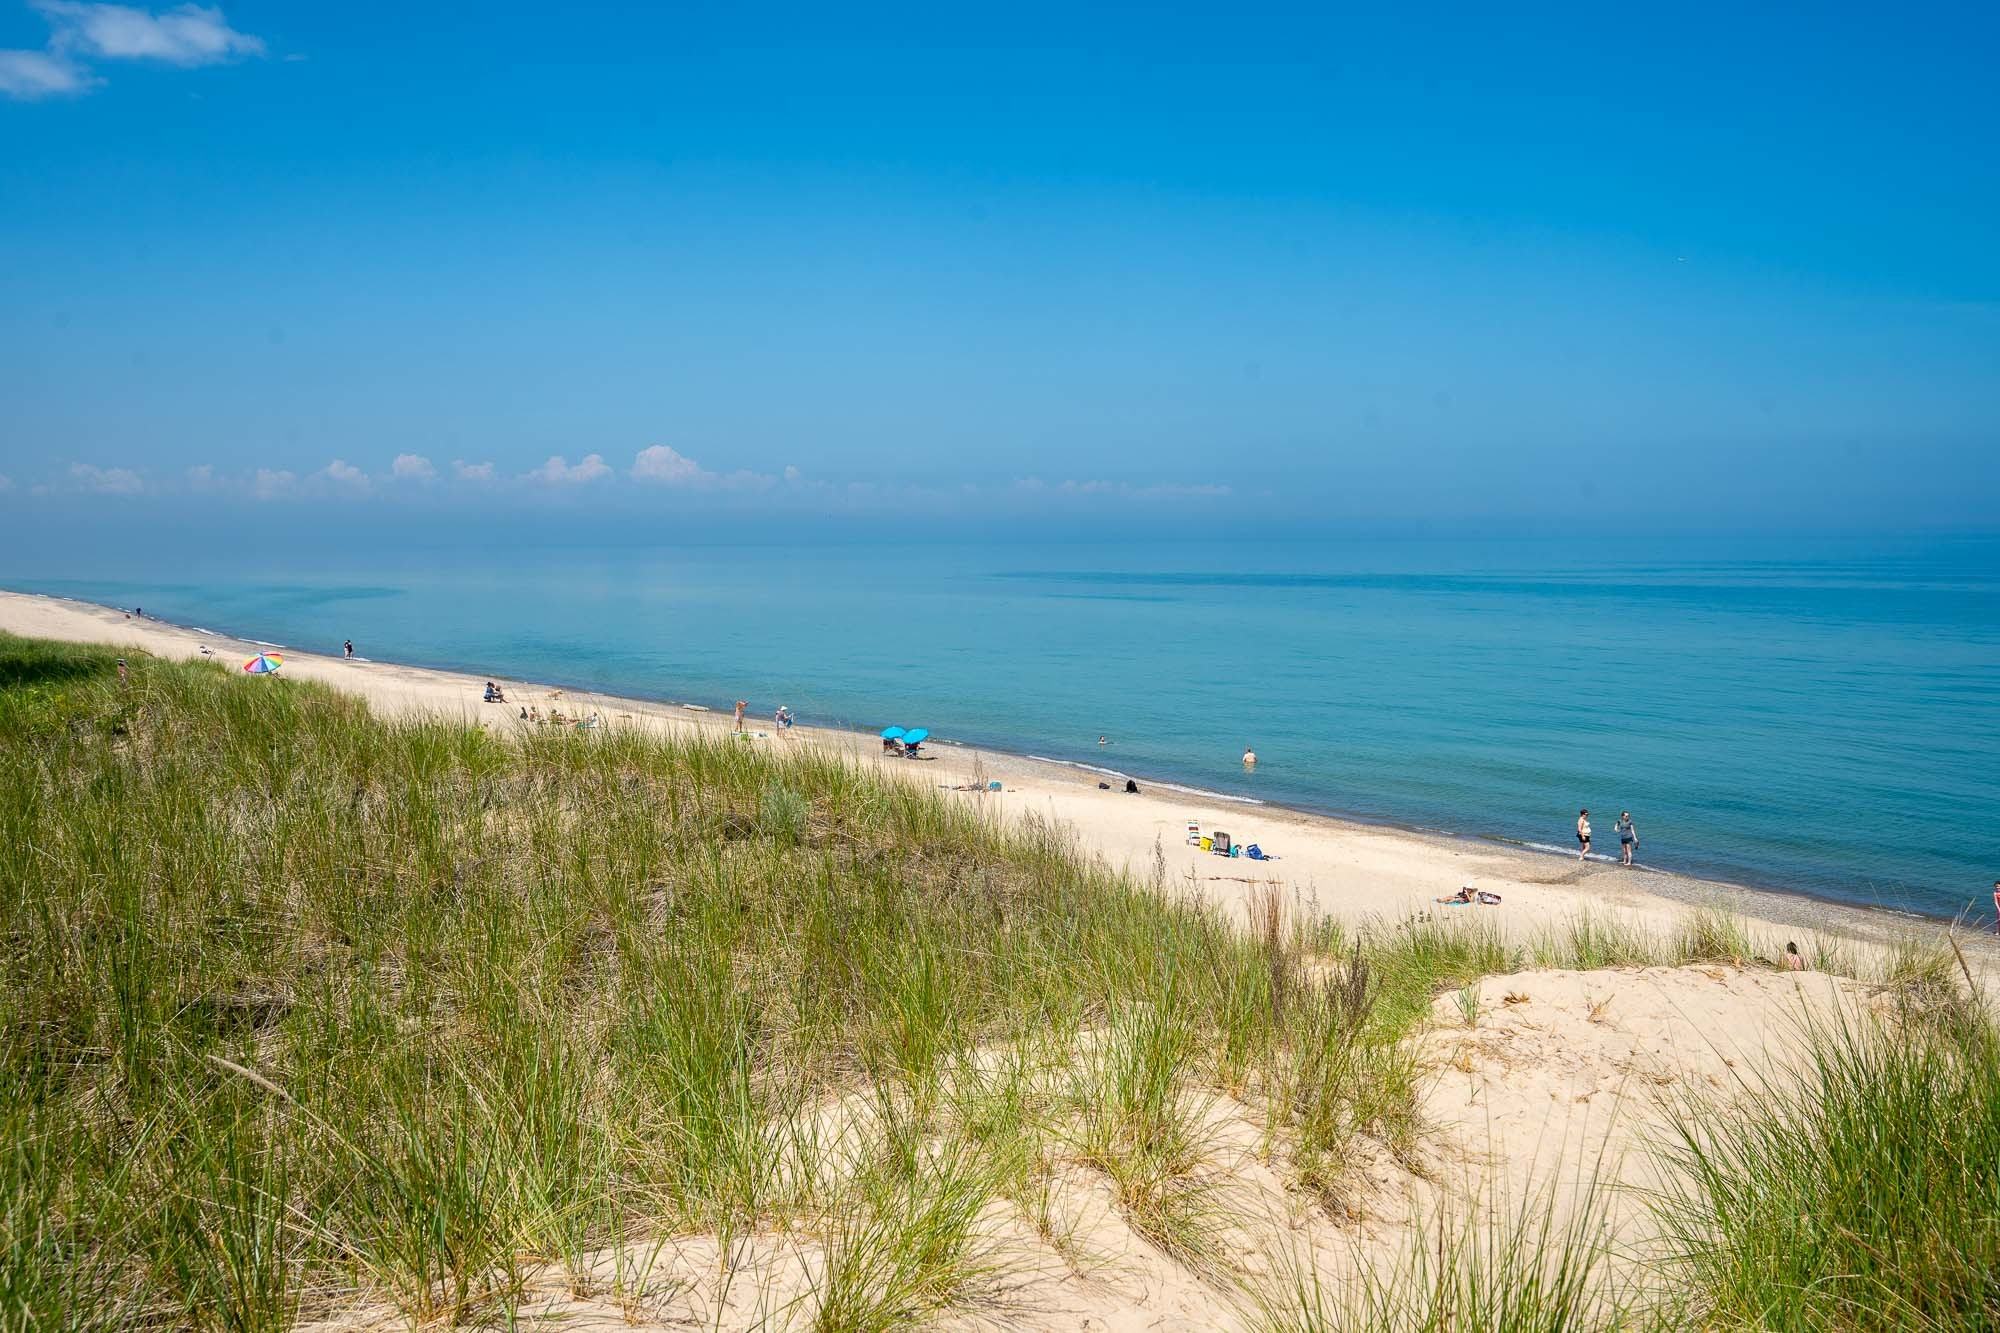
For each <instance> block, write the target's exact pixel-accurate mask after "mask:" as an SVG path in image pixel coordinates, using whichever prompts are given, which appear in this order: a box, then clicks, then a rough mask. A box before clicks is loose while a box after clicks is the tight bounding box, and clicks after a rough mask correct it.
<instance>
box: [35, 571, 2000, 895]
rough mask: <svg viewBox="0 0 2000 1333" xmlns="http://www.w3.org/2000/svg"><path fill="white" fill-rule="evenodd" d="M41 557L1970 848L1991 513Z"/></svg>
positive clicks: (118, 592)
mask: <svg viewBox="0 0 2000 1333" xmlns="http://www.w3.org/2000/svg"><path fill="white" fill-rule="evenodd" d="M52 558H59V559H61V560H62V561H63V562H64V563H63V567H62V568H60V569H53V568H50V567H48V566H47V565H45V564H44V563H42V561H41V560H40V559H39V558H38V557H36V556H34V555H31V554H0V584H5V585H6V586H9V587H14V588H21V589H26V590H31V591H41V592H52V593H58V594H62V595H66V596H72V597H79V598H84V599H87V600H91V601H99V602H105V603H109V604H113V605H121V606H132V605H141V606H144V607H145V609H146V611H147V612H148V614H150V615H156V616H159V617H161V618H164V619H169V620H173V621H177V622H180V623H184V624H190V625H198V626H203V627H206V628H208V629H211V630H213V631H217V632H219V633H227V634H234V635H239V636H245V637H254V638H258V639H264V640H270V641H272V642H276V643H281V644H284V645H287V646H291V647H296V648H300V649H307V650H313V651H319V652H336V651H338V649H339V644H340V642H341V640H342V639H343V638H347V637H352V638H353V639H354V640H355V642H356V645H357V647H358V649H359V651H360V652H361V653H362V654H363V655H364V656H369V657H375V658H382V659H394V660H400V661H409V662H415V663H421V664H426V665H434V666H444V667H457V668H464V669H470V670H474V671H478V672H483V673H491V674H495V675H502V676H507V675H519V676H524V677H529V678H534V679H545V680H551V681H557V682H564V683H569V684H573V685H576V686H582V687H589V688H592V689H598V690H605V691H615V692H618V693H625V694H634V695H640V696H645V697H649V698H664V699H674V700H680V701H690V702H700V703H706V704H711V705H726V704H727V702H728V701H729V700H731V699H733V698H736V697H739V696H740V697H743V698H747V699H749V700H751V702H752V709H753V713H754V714H755V715H757V716H761V717H768V716H769V714H770V712H771V710H772V709H773V708H775V707H776V706H777V705H778V704H780V703H783V704H789V705H790V706H791V707H792V709H793V710H794V711H795V712H796V713H797V714H798V715H799V718H800V720H801V721H803V722H805V723H808V724H814V723H818V724H832V725H849V726H854V727H858V728H864V729H869V730H873V729H877V728H880V727H882V726H884V725H887V724H890V723H895V724H900V725H905V726H916V725H925V726H929V727H931V728H932V729H934V730H935V731H936V732H937V733H938V735H939V736H940V737H945V738H952V739H956V740H959V741H963V742H966V743H975V744H981V745H988V746H994V747H999V748H1005V749H1009V750H1014V751H1019V752H1022V753H1028V754H1035V755H1041V756H1046V757H1050V758H1055V759H1062V760H1068V761H1074V762H1082V763H1087V764H1094V765H1101V766H1103V767H1106V768H1111V769H1116V770H1118V771H1120V772H1126V773H1131V774H1134V775H1136V776H1138V777H1139V778H1140V779H1141V780H1142V781H1148V780H1154V781H1170V782H1176V783H1182V784H1186V785H1189V786H1193V787H1198V788H1202V789H1207V790H1212V791H1215V792H1220V793H1225V794H1229V795H1233V796H1239V797H1247V798H1252V799H1257V800H1263V801H1270V802H1276V803H1281V804H1286V805H1293V806H1298V807H1302V808H1306V809H1313V810H1321V811H1328V812H1334V813H1341V814H1347V815H1353V816H1359V817H1361V818H1365V819H1372V820H1381V821H1388V822H1394V823H1401V824H1409V825H1415V826H1419V827H1428V828H1437V829H1445V830H1450V831H1455V832H1461V833H1468V834H1479V835H1488V836H1497V837H1503V838H1508V839H1513V840H1516V841H1520V842H1525V843H1530V844H1546V845H1548V846H1551V847H1566V846H1569V845H1571V837H1572V833H1571V827H1572V823H1573V821H1574V819H1575V817H1576V812H1577V809H1578V808H1579V807H1580V806H1589V807H1590V809H1591V813H1592V817H1593V821H1594V822H1595V824H1596V827H1597V831H1598V845H1599V847H1605V846H1607V845H1608V846H1610V847H1611V849H1612V850H1613V851H1614V852H1615V850H1616V844H1615V840H1613V838H1612V835H1611V825H1612V821H1613V819H1614V818H1615V817H1616V815H1617V813H1618V811H1619V810H1620V809H1630V810H1631V811H1632V812H1633V815H1634V818H1635V820H1636V822H1637V824H1638V827H1639V832H1640V837H1641V840H1642V847H1641V855H1640V860H1641V861H1642V862H1644V863H1647V864H1651V865H1654V866H1658V867H1661V868H1667V869H1674V870H1680V871H1686V872H1690V873H1697V874H1704V875H1712V876H1720V877H1725V878H1730V879H1735V880H1740V881H1743V882H1748V883H1754V884H1762V885H1768V886H1773V887H1779V888H1791V889H1796V890H1800V891H1804V892H1808V893H1812V894H1815V895H1819V896H1822V897H1828V898H1834V899H1839V900H1844V901H1851V902H1856V903H1863V904H1869V905H1879V906H1891V907H1898V908H1903V909H1905V910H1912V911H1919V912H1924V913H1928V914H1933V915H1945V916H1949V915H1952V914H1954V913H1956V912H1958V911H1960V910H1961V909H1963V908H1965V907H1966V906H1967V905H1968V904H1973V905H1975V906H1976V907H1978V908H1979V909H1980V910H1981V911H1982V912H1983V913H1984V915H1985V916H1986V917H1988V918H1989V919H1990V916H1991V897H1990V895H1991V885H1992V883H1993V881H1994V879H1995V878H1996V876H2000V542H1995V541H1993V540H1990V539H1989V540H1980V539H1962V540H1950V539H1936V540H1926V541H1903V542H1888V541H1873V542H1819V543H1811V542H1800V541H1776V540H1773V541H1769V542H1763V543H1741V542H1739V543H1734V544H1728V543H1716V542H1698V541H1683V542H1664V541H1662V542H1652V543H1639V542H1633V543H1625V544H1619V543H1597V544H1595V545H1592V546H1584V545H1566V544H1564V543H1560V542H1535V541H1522V542H1512V543H1506V542H1495V543H1464V542H1403V543H1397V542H1326V543H1283V544H1280V543H1273V544H1269V545H1248V544H1241V543H1238V544H1232V545H1227V546H1223V545H1205V544H1176V545H1166V544H1102V545H1094V544H1089V543H1046V544H1034V545H1018V544H1016V545H1007V544H998V543H995V544H985V545H981V546H978V547H956V546H944V545H912V546H886V545H881V546H840V545H827V546H817V547H812V548H786V547H706V548H688V549H670V548H654V549H640V550H634V549H615V550H614V549H597V550H593V549H583V548H576V547H565V548H552V549H532V550H507V551H505V552H499V553H490V552H489V553H486V554H474V553H470V552H465V551H460V552H457V553H446V552H439V551H436V550H425V551H414V550H412V551H402V552H398V551H394V550H389V549H385V548H384V547H383V545H382V544H380V543H376V544H375V545H374V547H373V549H372V550H371V551H370V552H369V554H367V555H366V556H365V557H361V556H354V555H350V554H339V555H330V556H329V555H322V556H317V557H315V558H312V559H307V558H305V557H302V556H301V557H296V558H293V559H290V560H289V561H288V560H287V558H286V557H284V556H276V557H273V558H271V559H267V560H265V561H264V562H263V563H261V564H259V565H256V566H255V567H253V568H246V567H245V566H244V564H243V562H241V561H240V560H239V559H237V558H236V557H235V556H234V555H218V556H212V557H190V558H189V559H187V560H184V561H180V562H177V563H175V564H172V565H164V564H163V565H162V569H163V571H164V570H170V571H171V572H161V573H158V574H155V575H152V576H149V577H133V576H132V574H131V572H130V570H129V568H128V569H121V570H120V571H118V575H119V576H117V577H112V576H111V575H110V572H109V571H94V570H90V569H88V568H79V567H78V565H77V563H76V560H77V557H75V556H74V555H73V554H65V555H62V556H60V557H52ZM83 558H85V559H87V558H88V557H83ZM494 569H499V570H501V571H504V576H502V577H495V576H494V575H493V574H492V573H491V572H490V571H491V570H494ZM1099 735H1104V736H1106V737H1108V738H1109V741H1110V743H1109V744H1108V745H1104V746H1101V747H1100V746H1099V745H1098V744H1097V737H1098V736H1099ZM1246 745H1252V746H1254V747H1255V748H1256V750H1257V752H1258V755H1259V757H1260V760H1261V762H1260V764H1259V766H1258V768H1257V770H1256V771H1255V772H1254V773H1253V774H1246V773H1245V772H1244V770H1243V768H1242V766H1241V764H1240V762H1239V756H1240V754H1241V753H1242V750H1243V748H1244V747H1245V746H1246Z"/></svg>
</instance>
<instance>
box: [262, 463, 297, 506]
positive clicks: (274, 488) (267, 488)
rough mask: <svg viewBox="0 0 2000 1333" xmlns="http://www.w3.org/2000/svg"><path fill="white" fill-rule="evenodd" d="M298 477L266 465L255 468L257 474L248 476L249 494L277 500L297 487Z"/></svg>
mask: <svg viewBox="0 0 2000 1333" xmlns="http://www.w3.org/2000/svg"><path fill="white" fill-rule="evenodd" d="M298 484H299V479H298V476H297V475H296V474H295V473H291V472H287V471H284V470H283V469H279V470H277V471H273V470H272V469H270V468H267V467H260V468H258V469H257V475H256V476H254V477H252V478H250V494H252V495H254V496H256V497H257V498H258V499H259V500H279V499H283V498H284V497H285V496H288V495H290V494H291V493H292V492H293V491H294V490H296V489H297V488H298Z"/></svg>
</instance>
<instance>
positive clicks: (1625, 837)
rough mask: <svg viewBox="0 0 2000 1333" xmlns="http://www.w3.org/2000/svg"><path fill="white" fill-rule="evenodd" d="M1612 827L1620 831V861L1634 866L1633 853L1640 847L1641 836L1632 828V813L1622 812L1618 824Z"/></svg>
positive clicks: (1628, 811)
mask: <svg viewBox="0 0 2000 1333" xmlns="http://www.w3.org/2000/svg"><path fill="white" fill-rule="evenodd" d="M1611 827H1613V828H1615V829H1617V830H1618V859H1619V860H1620V861H1621V862H1623V863H1624V864H1626V865H1628V866H1629V865H1631V864H1632V853H1633V851H1634V850H1636V849H1637V848H1638V846H1639V835H1638V834H1637V833H1636V832H1634V831H1633V828H1632V812H1631V811H1630V810H1626V811H1623V812H1621V813H1620V814H1619V816H1618V822H1617V823H1616V824H1613V825H1612V826H1611Z"/></svg>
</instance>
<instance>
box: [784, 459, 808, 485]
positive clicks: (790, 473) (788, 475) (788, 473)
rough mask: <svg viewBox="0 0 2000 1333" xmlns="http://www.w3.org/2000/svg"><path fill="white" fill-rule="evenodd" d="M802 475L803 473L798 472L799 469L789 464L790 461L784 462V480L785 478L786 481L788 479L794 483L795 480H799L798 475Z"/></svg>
mask: <svg viewBox="0 0 2000 1333" xmlns="http://www.w3.org/2000/svg"><path fill="white" fill-rule="evenodd" d="M804 475H805V474H804V473H802V472H800V471H799V470H798V469H797V468H795V467H793V466H792V465H791V464H790V463H787V464H785V480H786V481H789V482H794V483H796V482H797V481H798V480H799V478H800V477H802V476H804Z"/></svg>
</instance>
